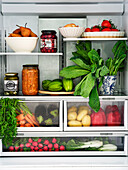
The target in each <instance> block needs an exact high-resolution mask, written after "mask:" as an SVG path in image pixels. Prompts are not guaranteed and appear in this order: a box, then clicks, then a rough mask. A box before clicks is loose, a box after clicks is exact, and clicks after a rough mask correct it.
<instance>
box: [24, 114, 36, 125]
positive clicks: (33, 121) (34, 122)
mask: <svg viewBox="0 0 128 170" xmlns="http://www.w3.org/2000/svg"><path fill="white" fill-rule="evenodd" d="M26 116H27V117H28V118H29V119H30V120H31V121H32V123H33V124H35V125H36V126H39V124H38V123H37V122H36V121H35V120H33V118H32V116H31V115H30V114H27V115H26Z"/></svg>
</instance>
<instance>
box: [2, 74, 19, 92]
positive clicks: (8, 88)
mask: <svg viewBox="0 0 128 170" xmlns="http://www.w3.org/2000/svg"><path fill="white" fill-rule="evenodd" d="M18 91H19V77H18V73H6V74H5V77H4V95H17V94H18Z"/></svg>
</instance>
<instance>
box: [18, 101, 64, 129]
mask: <svg viewBox="0 0 128 170" xmlns="http://www.w3.org/2000/svg"><path fill="white" fill-rule="evenodd" d="M23 102H24V103H25V104H26V106H27V107H28V108H29V110H30V112H31V115H30V114H26V113H25V115H26V116H24V117H23V118H22V117H20V115H22V113H23V112H22V110H21V111H20V112H21V114H19V113H18V114H17V127H18V132H19V131H62V109H63V108H62V101H23Z"/></svg>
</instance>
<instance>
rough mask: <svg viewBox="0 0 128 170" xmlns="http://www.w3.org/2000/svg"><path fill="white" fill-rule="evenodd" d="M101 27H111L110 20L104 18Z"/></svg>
mask: <svg viewBox="0 0 128 170" xmlns="http://www.w3.org/2000/svg"><path fill="white" fill-rule="evenodd" d="M101 26H102V27H103V28H112V25H111V22H110V21H108V20H104V21H103V22H102V24H101Z"/></svg>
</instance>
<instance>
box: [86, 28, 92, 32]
mask: <svg viewBox="0 0 128 170" xmlns="http://www.w3.org/2000/svg"><path fill="white" fill-rule="evenodd" d="M84 32H92V30H91V28H86V29H85V31H84Z"/></svg>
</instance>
